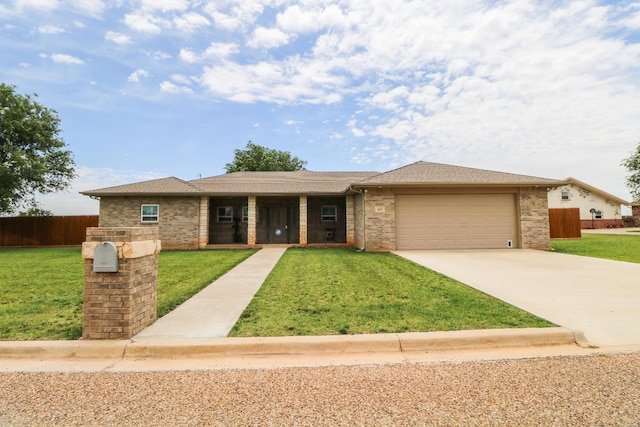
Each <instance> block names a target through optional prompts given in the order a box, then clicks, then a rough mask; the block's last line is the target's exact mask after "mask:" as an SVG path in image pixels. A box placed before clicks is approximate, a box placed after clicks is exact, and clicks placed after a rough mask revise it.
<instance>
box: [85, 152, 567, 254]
mask: <svg viewBox="0 0 640 427" xmlns="http://www.w3.org/2000/svg"><path fill="white" fill-rule="evenodd" d="M562 184H564V181H558V180H553V179H545V178H538V177H533V176H526V175H518V174H511V173H504V172H495V171H489V170H482V169H474V168H466V167H459V166H451V165H445V164H438V163H430V162H422V161H421V162H417V163H413V164H410V165H407V166H404V167H401V168H398V169H394V170H392V171H389V172H384V173H378V172H311V171H306V170H302V171H296V172H235V173H231V174H225V175H218V176H213V177H210V178H202V179H196V180H192V181H183V180H181V179H178V178H173V177H171V178H163V179H157V180H151V181H145V182H139V183H134V184H128V185H121V186H116V187H109V188H103V189H98V190H92V191H85V192H83V193H82V194H84V195H87V196H91V197H93V198H98V199H99V200H100V224H99V225H100V227H137V226H144V225H150V226H157V227H158V228H159V232H160V239H161V241H162V246H163V248H165V249H198V248H205V247H221V246H228V245H249V246H252V245H265V244H296V245H312V244H336V245H337V244H343V245H350V246H354V247H357V248H362V249H365V250H367V251H389V250H396V249H463V248H464V249H479V248H526V249H543V250H545V249H549V247H550V238H549V217H548V209H547V191H548V190H549V189H550V188H554V187H557V186H559V185H562Z"/></svg>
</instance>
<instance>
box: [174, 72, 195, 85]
mask: <svg viewBox="0 0 640 427" xmlns="http://www.w3.org/2000/svg"><path fill="white" fill-rule="evenodd" d="M171 80H173V81H174V82H176V83H179V84H181V85H183V86H189V85H191V84H192V83H193V80H192V79H191V77H188V76H185V75H184V74H171Z"/></svg>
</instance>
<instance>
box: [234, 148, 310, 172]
mask: <svg viewBox="0 0 640 427" xmlns="http://www.w3.org/2000/svg"><path fill="white" fill-rule="evenodd" d="M233 153H234V159H233V161H232V162H231V163H227V164H226V165H225V169H226V170H227V173H231V172H242V171H297V170H301V169H304V166H305V165H306V164H307V162H306V161H305V160H300V159H299V158H297V157H295V156H292V155H291V153H289V152H288V151H279V150H274V149H272V148H266V147H263V146H261V145H257V144H254V143H253V142H251V141H249V142H248V143H247V146H246V147H245V149H244V150H234V152H233Z"/></svg>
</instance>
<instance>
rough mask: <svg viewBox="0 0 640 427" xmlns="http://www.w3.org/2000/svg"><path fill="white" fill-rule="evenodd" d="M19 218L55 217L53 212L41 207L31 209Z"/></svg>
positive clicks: (20, 214)
mask: <svg viewBox="0 0 640 427" xmlns="http://www.w3.org/2000/svg"><path fill="white" fill-rule="evenodd" d="M18 216H53V212H51V211H49V210H46V209H42V208H39V207H31V208H29V209H27V210H26V211H24V212H19V213H18Z"/></svg>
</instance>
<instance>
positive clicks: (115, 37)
mask: <svg viewBox="0 0 640 427" xmlns="http://www.w3.org/2000/svg"><path fill="white" fill-rule="evenodd" d="M104 38H105V40H108V41H112V42H114V43H117V44H129V43H131V37H130V36H128V35H126V34H122V33H116V32H115V31H107V34H106V35H105V36H104Z"/></svg>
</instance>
